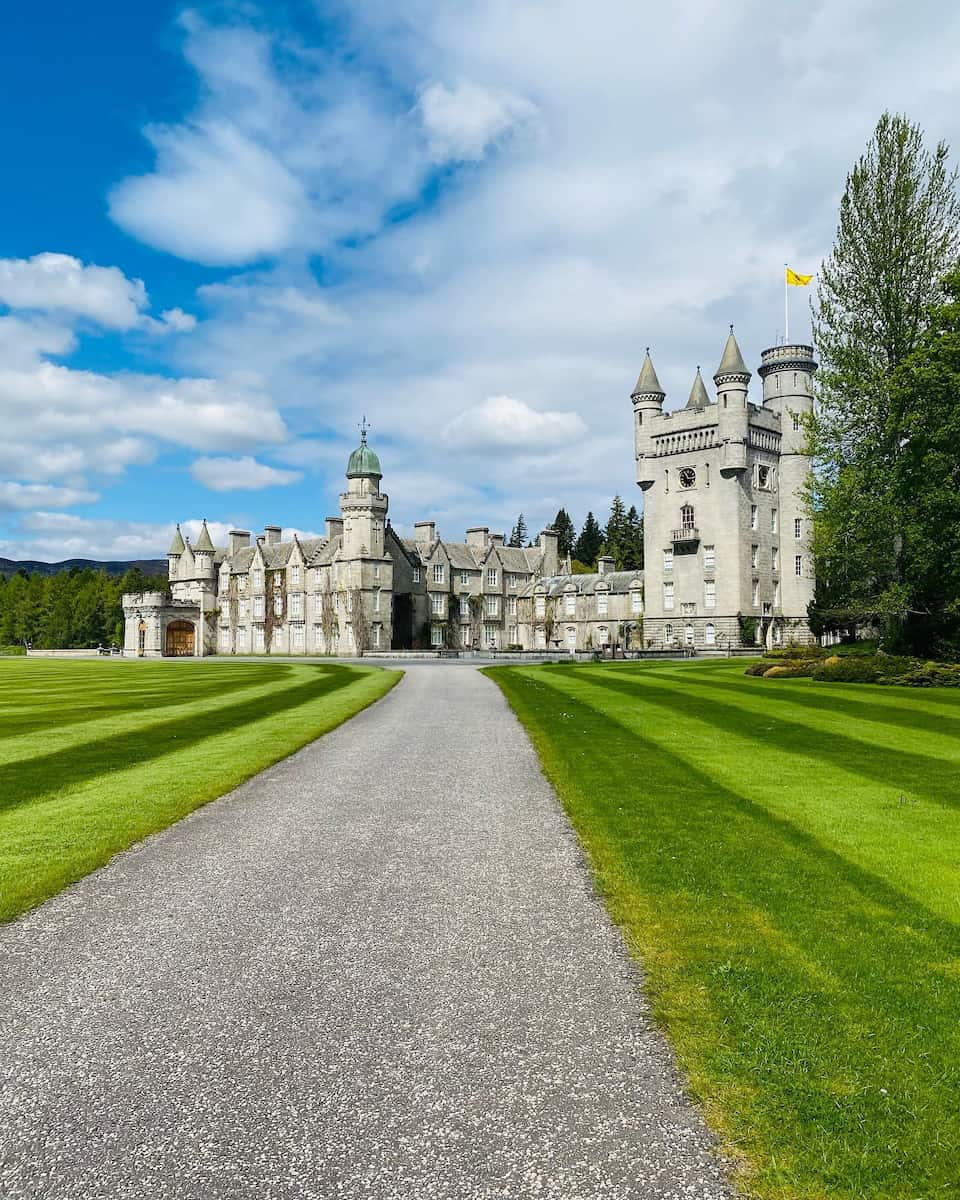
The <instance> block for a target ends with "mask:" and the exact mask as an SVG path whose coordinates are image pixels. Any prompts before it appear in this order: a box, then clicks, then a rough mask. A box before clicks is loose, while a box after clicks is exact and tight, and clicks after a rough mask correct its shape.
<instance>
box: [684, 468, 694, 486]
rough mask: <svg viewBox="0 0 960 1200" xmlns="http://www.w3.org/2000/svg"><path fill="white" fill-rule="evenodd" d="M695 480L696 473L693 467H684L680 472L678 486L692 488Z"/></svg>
mask: <svg viewBox="0 0 960 1200" xmlns="http://www.w3.org/2000/svg"><path fill="white" fill-rule="evenodd" d="M696 482H697V473H696V471H695V470H694V469H693V467H684V468H683V470H682V471H681V472H680V486H681V487H682V488H692V487H693V485H694V484H695V483H696Z"/></svg>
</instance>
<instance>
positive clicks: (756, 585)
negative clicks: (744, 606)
mask: <svg viewBox="0 0 960 1200" xmlns="http://www.w3.org/2000/svg"><path fill="white" fill-rule="evenodd" d="M759 603H760V581H759V580H757V579H755V580H754V581H753V597H752V604H753V606H754V608H756V606H757V605H758V604H759Z"/></svg>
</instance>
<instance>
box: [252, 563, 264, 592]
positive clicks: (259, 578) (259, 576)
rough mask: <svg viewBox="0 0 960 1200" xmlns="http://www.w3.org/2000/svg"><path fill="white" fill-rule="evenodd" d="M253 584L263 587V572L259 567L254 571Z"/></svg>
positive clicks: (256, 586)
mask: <svg viewBox="0 0 960 1200" xmlns="http://www.w3.org/2000/svg"><path fill="white" fill-rule="evenodd" d="M253 586H254V587H255V588H260V587H263V572H262V571H261V570H260V568H259V567H257V569H256V570H255V571H254V573H253Z"/></svg>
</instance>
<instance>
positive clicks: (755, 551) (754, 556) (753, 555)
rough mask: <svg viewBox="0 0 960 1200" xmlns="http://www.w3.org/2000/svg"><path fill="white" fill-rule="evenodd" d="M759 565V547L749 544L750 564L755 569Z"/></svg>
mask: <svg viewBox="0 0 960 1200" xmlns="http://www.w3.org/2000/svg"><path fill="white" fill-rule="evenodd" d="M759 565H760V547H759V546H751V547H750V566H751V567H753V569H754V570H756V569H757V567H758V566H759Z"/></svg>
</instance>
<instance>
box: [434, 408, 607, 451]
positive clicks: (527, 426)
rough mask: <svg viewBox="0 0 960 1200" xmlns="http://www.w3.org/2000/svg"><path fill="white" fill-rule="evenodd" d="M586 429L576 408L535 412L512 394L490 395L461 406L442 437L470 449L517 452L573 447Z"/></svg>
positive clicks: (453, 443)
mask: <svg viewBox="0 0 960 1200" xmlns="http://www.w3.org/2000/svg"><path fill="white" fill-rule="evenodd" d="M586 431H587V427H586V425H585V424H584V422H583V418H582V417H581V416H580V414H579V413H576V412H538V411H537V410H536V409H534V408H531V407H530V405H529V404H524V402H523V401H522V400H517V399H515V398H514V397H513V396H491V397H489V399H487V400H484V401H483V402H482V403H481V404H478V405H476V406H475V407H473V408H468V409H465V410H464V411H463V412H462V413H460V414H459V415H458V416H456V417H454V418H453V420H452V421H451V422H450V423H449V424H448V425H447V426H446V428H445V429H444V431H443V437H444V440H445V441H446V442H447V443H448V444H449V445H451V446H458V447H463V448H464V449H470V450H498V451H501V452H503V451H507V452H508V453H509V452H511V451H512V452H514V453H519V452H521V451H529V450H536V451H540V452H543V451H545V450H551V449H554V448H555V447H557V446H570V447H571V448H572V447H573V445H574V443H575V440H576V439H577V438H578V437H581V436H582V435H583V434H585V433H586Z"/></svg>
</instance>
